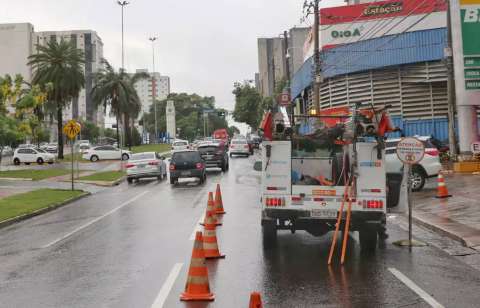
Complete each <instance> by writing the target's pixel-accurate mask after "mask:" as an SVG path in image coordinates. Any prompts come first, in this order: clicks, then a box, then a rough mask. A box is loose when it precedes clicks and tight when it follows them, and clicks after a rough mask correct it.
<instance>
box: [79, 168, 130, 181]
mask: <svg viewBox="0 0 480 308" xmlns="http://www.w3.org/2000/svg"><path fill="white" fill-rule="evenodd" d="M124 175H125V172H123V171H106V172H98V173H94V174H92V175H88V176H84V177H81V178H80V181H102V182H113V181H116V180H118V179H120V178H122V177H123V176H124Z"/></svg>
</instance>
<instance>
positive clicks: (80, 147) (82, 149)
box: [78, 143, 90, 154]
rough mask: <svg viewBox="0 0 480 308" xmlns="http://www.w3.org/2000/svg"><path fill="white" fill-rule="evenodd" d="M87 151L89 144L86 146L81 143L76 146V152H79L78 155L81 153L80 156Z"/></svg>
mask: <svg viewBox="0 0 480 308" xmlns="http://www.w3.org/2000/svg"><path fill="white" fill-rule="evenodd" d="M88 150H90V144H88V143H81V144H79V145H78V151H79V152H80V153H82V154H83V153H86V152H88Z"/></svg>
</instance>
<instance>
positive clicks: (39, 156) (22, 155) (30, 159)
mask: <svg viewBox="0 0 480 308" xmlns="http://www.w3.org/2000/svg"><path fill="white" fill-rule="evenodd" d="M54 162H55V155H53V154H50V153H47V152H46V151H44V150H41V149H34V148H30V147H29V148H18V149H16V150H15V152H14V153H13V164H14V165H17V166H18V165H20V164H21V163H25V165H30V164H31V163H37V164H39V165H43V163H48V164H53V163H54Z"/></svg>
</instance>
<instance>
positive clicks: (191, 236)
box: [190, 214, 205, 241]
mask: <svg viewBox="0 0 480 308" xmlns="http://www.w3.org/2000/svg"><path fill="white" fill-rule="evenodd" d="M204 219H205V214H202V215H200V218H199V219H198V221H197V223H196V224H195V227H194V228H193V232H192V235H190V240H191V241H193V240H195V235H196V234H197V231H202V226H201V225H200V223H202V222H203V220H204Z"/></svg>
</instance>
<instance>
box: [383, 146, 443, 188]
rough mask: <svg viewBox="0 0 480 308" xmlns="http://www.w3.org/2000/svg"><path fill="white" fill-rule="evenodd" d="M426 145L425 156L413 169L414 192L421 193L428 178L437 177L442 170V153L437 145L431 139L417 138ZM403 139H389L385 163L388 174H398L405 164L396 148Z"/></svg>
mask: <svg viewBox="0 0 480 308" xmlns="http://www.w3.org/2000/svg"><path fill="white" fill-rule="evenodd" d="M417 138H418V139H419V140H420V141H422V142H423V144H424V145H425V156H424V157H423V159H422V160H421V161H420V162H419V163H418V164H416V165H413V167H412V178H411V182H412V190H413V191H419V190H421V189H422V188H423V186H424V185H425V181H426V179H427V178H431V177H436V176H437V175H438V174H439V173H440V170H442V164H441V163H440V152H439V151H438V149H437V148H436V146H435V145H433V144H432V142H431V137H428V136H421V137H417ZM400 140H401V139H400V138H398V139H387V141H386V149H385V153H386V157H385V163H386V168H387V173H389V172H398V170H400V169H401V168H402V167H403V163H402V162H401V161H400V159H399V158H398V156H397V152H396V147H397V144H398V142H399V141H400Z"/></svg>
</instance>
